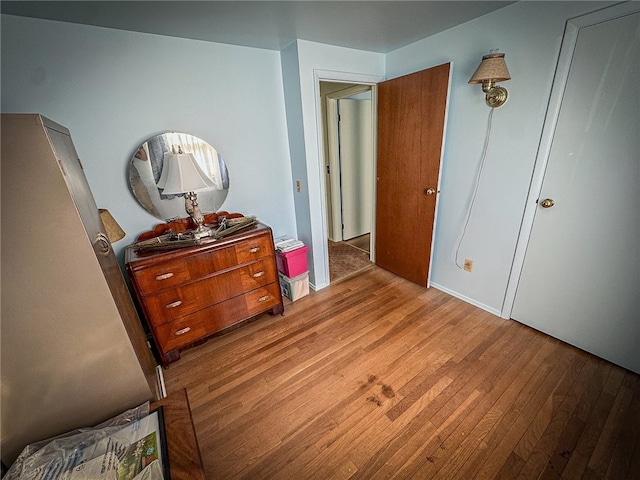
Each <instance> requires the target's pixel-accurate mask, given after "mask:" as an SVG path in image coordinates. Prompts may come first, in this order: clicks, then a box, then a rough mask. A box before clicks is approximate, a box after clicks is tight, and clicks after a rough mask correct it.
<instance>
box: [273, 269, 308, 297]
mask: <svg viewBox="0 0 640 480" xmlns="http://www.w3.org/2000/svg"><path fill="white" fill-rule="evenodd" d="M278 276H279V277H280V292H282V295H283V296H284V297H287V298H288V299H289V300H291V301H292V302H295V301H296V300H298V299H300V298H302V297H305V296H307V295H309V272H304V273H302V274H300V275H298V276H296V277H293V278H289V277H287V276H286V275H285V274H283V273H280V272H278Z"/></svg>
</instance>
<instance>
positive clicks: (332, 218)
mask: <svg viewBox="0 0 640 480" xmlns="http://www.w3.org/2000/svg"><path fill="white" fill-rule="evenodd" d="M320 95H321V105H322V122H323V143H324V154H325V158H324V167H325V168H324V171H325V185H326V199H325V201H326V212H327V219H326V220H327V226H328V229H327V243H328V256H329V258H328V260H329V281H330V282H335V281H336V280H339V279H342V278H346V277H349V276H351V275H353V274H355V273H357V272H359V271H361V270H362V269H364V268H367V267H369V266H370V265H371V261H372V249H371V245H372V242H373V239H374V238H373V237H374V233H373V232H372V223H373V221H372V219H373V218H374V213H375V212H374V210H375V206H374V205H375V201H374V187H375V179H374V171H375V161H374V153H373V152H374V151H375V140H374V138H375V136H374V134H373V131H374V127H373V125H374V123H373V119H374V118H375V114H374V104H375V102H374V101H373V98H372V95H373V87H372V86H371V85H364V84H354V83H338V82H328V81H320Z"/></svg>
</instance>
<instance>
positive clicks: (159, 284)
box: [133, 235, 273, 295]
mask: <svg viewBox="0 0 640 480" xmlns="http://www.w3.org/2000/svg"><path fill="white" fill-rule="evenodd" d="M271 255H273V249H272V246H271V237H270V236H266V235H262V236H260V237H257V238H255V239H249V240H244V241H241V242H239V243H237V244H236V245H230V246H228V247H225V248H219V249H216V250H211V251H207V252H203V253H198V254H195V255H191V256H189V257H187V258H184V259H182V258H181V259H174V260H171V261H167V262H163V263H160V264H157V265H153V266H151V267H147V268H141V269H139V270H135V271H134V272H133V276H134V277H135V281H136V282H137V284H138V289H139V291H140V293H142V295H149V294H153V293H156V292H158V291H160V290H164V289H166V288H171V287H175V286H178V285H181V284H183V283H187V282H189V281H192V280H197V279H199V278H201V277H205V276H208V275H211V274H212V273H215V272H219V271H222V270H226V269H229V268H233V267H235V266H236V265H241V264H243V263H248V262H253V261H255V260H258V259H261V258H268V257H269V256H271Z"/></svg>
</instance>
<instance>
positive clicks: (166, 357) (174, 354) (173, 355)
mask: <svg viewBox="0 0 640 480" xmlns="http://www.w3.org/2000/svg"><path fill="white" fill-rule="evenodd" d="M178 360H180V350H171V351H170V352H167V353H164V354H163V355H162V366H163V367H164V368H169V364H170V363H173V362H176V361H178Z"/></svg>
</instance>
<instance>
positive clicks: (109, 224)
mask: <svg viewBox="0 0 640 480" xmlns="http://www.w3.org/2000/svg"><path fill="white" fill-rule="evenodd" d="M98 212H99V213H100V220H102V225H104V229H105V233H106V234H107V238H108V239H109V241H110V242H111V243H114V242H117V241H118V240H122V239H123V238H124V237H125V235H126V234H125V233H124V230H122V228H121V227H120V225H118V222H116V220H115V218H113V216H112V215H111V213H110V212H109V210H107V209H105V208H99V209H98Z"/></svg>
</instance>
